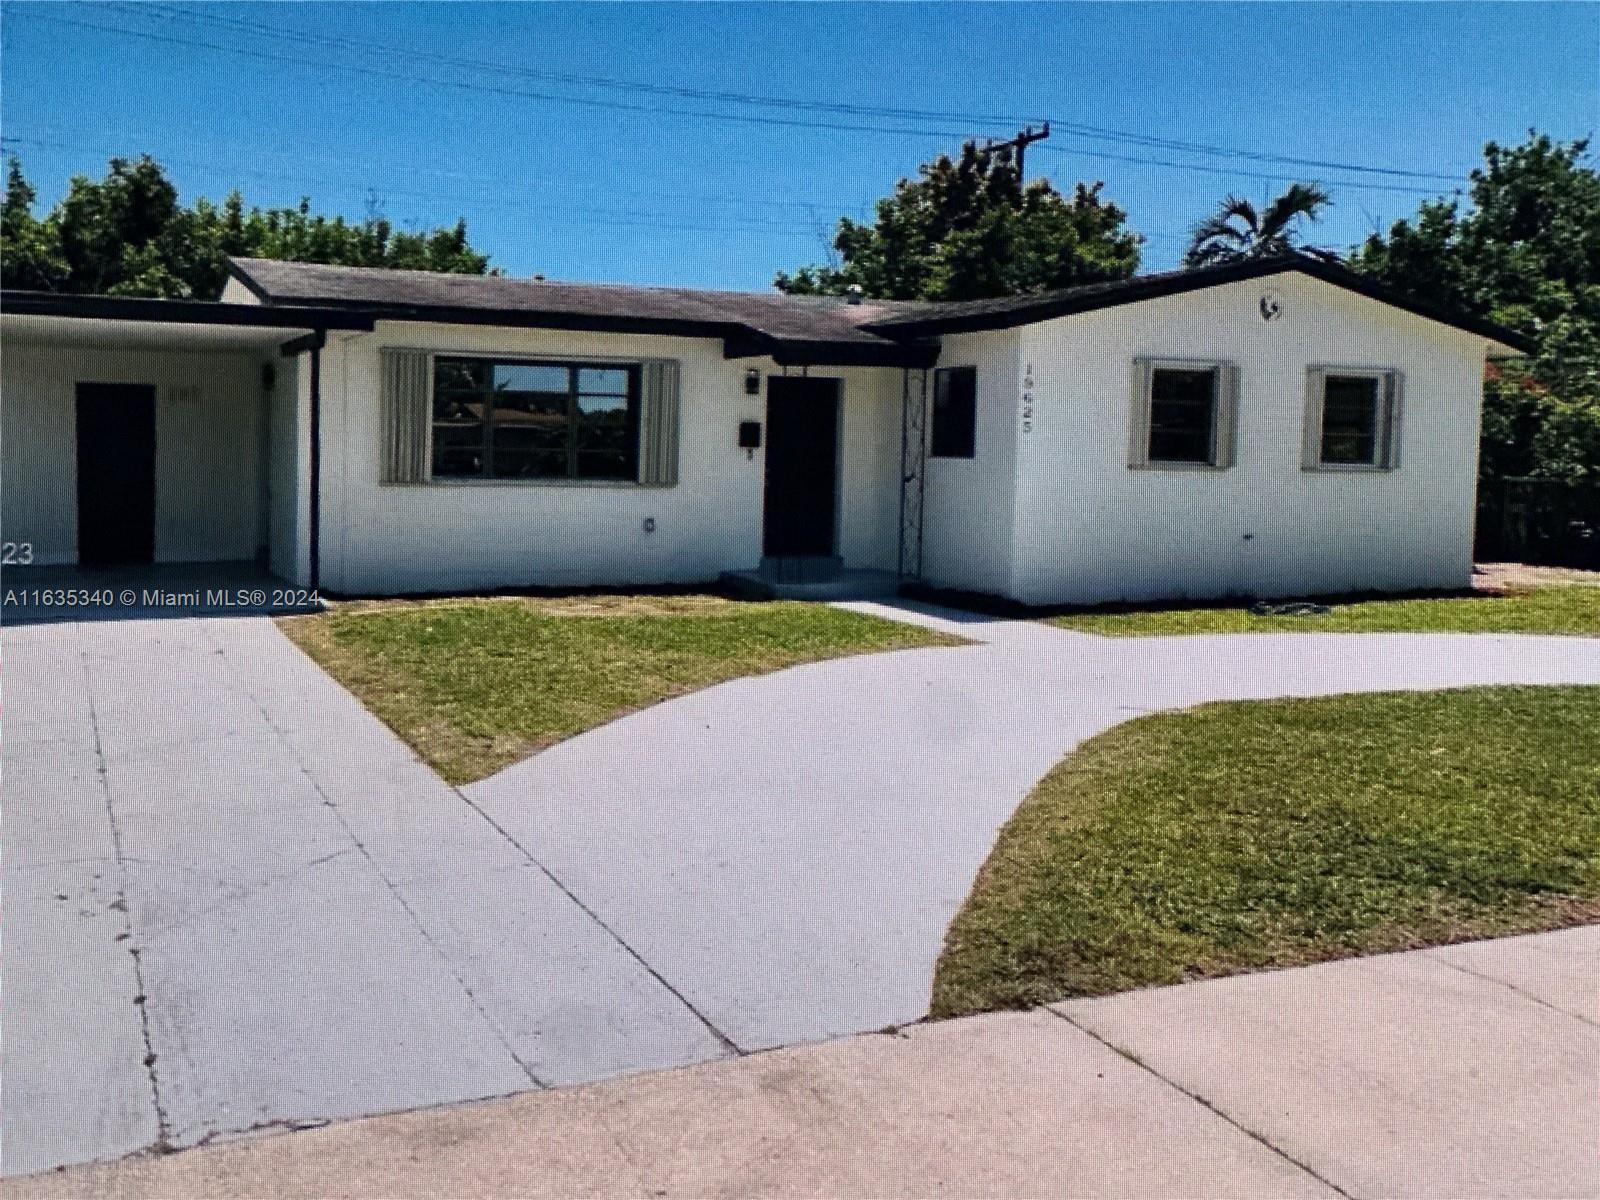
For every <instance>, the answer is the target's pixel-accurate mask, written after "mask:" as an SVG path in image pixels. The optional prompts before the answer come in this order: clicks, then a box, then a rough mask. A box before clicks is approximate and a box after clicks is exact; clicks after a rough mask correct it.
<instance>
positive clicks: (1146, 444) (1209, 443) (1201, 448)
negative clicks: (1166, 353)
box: [1128, 358, 1239, 469]
mask: <svg viewBox="0 0 1600 1200" xmlns="http://www.w3.org/2000/svg"><path fill="white" fill-rule="evenodd" d="M1238 392H1239V372H1238V369H1237V368H1236V367H1234V366H1233V364H1231V363H1225V362H1190V361H1186V360H1181V359H1148V358H1142V359H1137V360H1135V362H1134V393H1133V421H1132V435H1131V440H1130V443H1129V447H1128V465H1129V466H1131V467H1149V468H1164V467H1167V468H1176V469H1182V468H1196V467H1198V468H1205V467H1212V468H1222V467H1231V466H1232V465H1233V443H1234V431H1235V427H1236V425H1237V423H1238V408H1239V405H1238Z"/></svg>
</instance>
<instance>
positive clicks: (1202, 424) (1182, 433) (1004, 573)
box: [0, 255, 1526, 604]
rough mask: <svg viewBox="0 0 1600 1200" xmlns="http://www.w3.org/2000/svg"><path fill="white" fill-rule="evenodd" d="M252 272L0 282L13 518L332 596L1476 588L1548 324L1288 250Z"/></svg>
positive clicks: (94, 543) (85, 559) (75, 537)
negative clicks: (1511, 387) (1001, 276)
mask: <svg viewBox="0 0 1600 1200" xmlns="http://www.w3.org/2000/svg"><path fill="white" fill-rule="evenodd" d="M231 273H232V278H231V280H230V282H229V283H228V286H227V289H226V291H225V292H224V294H223V296H222V298H221V300H220V301H218V302H196V301H167V300H141V299H126V298H118V297H105V296H71V295H54V294H50V295H47V294H41V293H21V292H9V293H6V294H4V295H3V296H0V335H3V349H4V354H3V377H0V385H3V392H0V396H3V413H0V422H3V431H4V437H3V448H4V462H3V475H0V480H3V494H0V502H3V520H4V526H5V532H4V537H5V540H6V542H7V543H8V545H13V544H14V545H18V546H20V545H22V544H26V546H27V548H28V555H29V557H30V558H31V560H32V561H33V562H36V563H56V564H68V563H77V564H81V565H82V566H83V567H84V568H90V567H93V566H95V565H97V564H102V563H104V564H110V563H126V562H139V561H144V562H149V561H154V562H191V563H192V562H207V561H218V562H222V561H239V560H252V559H256V560H259V561H262V562H264V563H265V564H267V565H269V567H270V570H271V571H272V572H273V573H274V574H276V575H277V576H279V577H281V578H283V579H284V580H287V581H291V582H293V583H295V584H297V585H300V586H316V587H320V588H321V589H323V590H325V591H328V592H331V593H336V594H338V593H342V594H380V595H381V594H399V593H415V592H440V591H465V590H479V589H491V588H501V587H516V586H527V585H553V586H576V585H608V584H615V585H629V584H655V583H671V582H697V581H702V580H708V579H715V578H716V577H718V576H719V575H722V574H723V573H726V572H760V571H763V570H765V572H766V574H765V576H764V577H766V578H773V579H783V578H800V579H809V580H816V579H826V578H828V577H830V576H833V575H836V574H837V573H838V572H839V571H844V572H847V573H851V572H859V573H860V574H859V575H852V574H846V575H845V576H844V578H846V579H850V578H859V579H862V580H866V579H869V578H873V579H887V580H890V581H906V580H915V581H920V582H922V583H924V584H927V585H930V586H934V587H945V588H951V589H959V590H964V591H972V592H981V593H989V594H993V595H996V596H1002V597H1007V598H1010V599H1013V600H1017V601H1021V602H1025V603H1038V604H1045V603H1051V604H1053V603H1087V602H1097V601H1108V600H1119V599H1126V600H1137V599H1152V598H1173V597H1205V596H1220V595H1261V596H1287V595H1303V594H1313V593H1329V592H1346V591H1364V590H1369V589H1370V590H1404V589H1422V588H1453V587H1460V586H1464V585H1466V584H1467V582H1468V580H1469V578H1470V573H1471V548H1472V540H1473V516H1474V491H1475V483H1476V474H1477V456H1478V427H1479V414H1480V408H1481V401H1482V386H1483V375H1484V359H1485V356H1486V355H1487V356H1490V357H1499V356H1509V355H1515V354H1518V353H1522V352H1524V351H1525V350H1526V346H1525V345H1524V344H1523V343H1522V342H1520V341H1519V339H1518V337H1517V336H1516V335H1514V334H1512V333H1510V332H1508V331H1506V330H1504V329H1501V328H1498V327H1496V326H1493V325H1490V324H1487V323H1485V322H1483V321H1480V320H1475V319H1473V318H1470V317H1464V316H1460V315H1456V314H1451V313H1447V312H1442V311H1437V310H1434V309H1432V308H1429V307H1427V306H1424V305H1421V304H1418V303H1415V302H1413V301H1410V300H1407V299H1403V298H1400V297H1398V296H1395V295H1392V294H1389V293H1387V292H1386V291H1384V290H1383V289H1381V288H1379V287H1377V286H1375V285H1374V284H1373V283H1371V282H1370V281H1368V280H1366V279H1364V278H1362V277H1360V276H1357V275H1355V274H1353V273H1351V272H1350V271H1348V270H1345V269H1343V268H1341V267H1339V266H1337V265H1334V264H1331V263H1328V262H1325V261H1322V260H1320V259H1314V258H1310V257H1304V256H1300V255H1293V256H1286V257H1281V258H1272V259H1264V260H1256V261H1245V262H1241V263H1235V264H1229V265H1224V266H1218V267H1211V268H1203V269H1199V270H1191V271H1179V272H1172V273H1167V274H1160V275H1149V276H1142V277H1137V278H1134V279H1131V280H1127V281H1123V282H1116V283H1104V284H1095V285H1090V286H1086V287H1078V288H1072V289H1069V290H1066V291H1060V292H1054V293H1049V294H1045V295H1037V296H1026V297H1017V298H1009V299H1000V300H980V301H972V302H956V303H907V302H884V301H875V300H853V299H850V298H821V297H803V296H786V295H779V294H776V293H772V294H754V293H739V292H717V291H697V290H689V289H682V288H648V287H624V286H613V285H594V284H578V283H562V282H545V281H543V280H529V279H509V278H497V277H477V276H460V275H438V274H429V273H426V272H414V271H391V270H378V269H368V268H351V267H334V266H321V265H314V264H304V263H286V262H269V261H263V260H254V259H241V260H235V261H234V262H233V263H232V264H231ZM13 561H16V559H15V558H13Z"/></svg>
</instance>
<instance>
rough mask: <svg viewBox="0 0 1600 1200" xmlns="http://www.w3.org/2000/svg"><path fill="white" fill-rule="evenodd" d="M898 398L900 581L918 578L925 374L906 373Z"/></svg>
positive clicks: (925, 446)
mask: <svg viewBox="0 0 1600 1200" xmlns="http://www.w3.org/2000/svg"><path fill="white" fill-rule="evenodd" d="M904 376H905V378H904V382H903V384H902V388H901V398H900V578H901V579H920V578H922V501H923V496H924V493H925V491H926V480H925V475H926V470H927V463H928V372H927V371H921V370H909V369H908V370H907V371H905V372H904Z"/></svg>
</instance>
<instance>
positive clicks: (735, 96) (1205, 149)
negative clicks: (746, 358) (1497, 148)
mask: <svg viewBox="0 0 1600 1200" xmlns="http://www.w3.org/2000/svg"><path fill="white" fill-rule="evenodd" d="M94 7H97V8H101V9H106V10H113V11H117V12H126V13H130V14H133V13H137V14H139V15H142V16H148V15H149V14H151V13H164V14H168V15H170V16H173V17H178V18H181V19H186V20H195V21H205V22H209V23H211V24H214V25H220V26H223V27H225V28H233V29H238V30H241V31H249V32H253V33H258V34H262V35H266V36H269V37H272V38H275V39H290V40H294V41H299V42H302V43H307V44H314V45H323V46H329V47H333V48H337V49H344V50H360V51H363V52H369V53H371V52H376V53H381V54H388V55H391V56H394V57H400V58H411V59H419V60H428V61H433V62H438V63H446V64H450V65H454V66H462V67H470V68H473V69H477V70H490V71H495V72H498V73H503V74H507V75H514V76H521V77H523V78H530V79H543V80H548V81H552V82H561V83H568V84H574V85H579V86H587V87H604V88H612V89H620V90H627V91H634V92H639V93H645V94H651V95H672V96H680V97H688V98H693V99H701V100H716V101H721V102H724V103H730V104H744V105H753V106H763V107H774V108H785V109H793V110H800V111H810V112H834V113H845V114H851V115H857V116H881V117H895V118H904V119H925V120H950V121H960V122H971V123H977V124H997V123H998V124H1024V123H1027V124H1031V123H1032V121H1033V120H1034V119H1035V117H1024V116H1019V115H1017V114H1015V113H1011V114H996V113H973V112H956V111H951V110H947V109H919V108H897V107H891V106H884V105H867V104H849V103H843V102H840V101H819V100H804V99H797V98H793V97H780V96H771V95H758V94H754V93H749V92H733V91H717V90H711V89H705V88H689V87H682V86H674V85H669V84H657V83H646V82H640V81H637V80H624V79H616V78H609V77H605V76H596V75H579V74H573V73H567V72H558V71H548V70H539V69H536V68H531V67H524V66H517V65H512V64H508V63H497V62H492V61H489V60H484V59H471V58H463V57H459V56H454V55H446V54H439V53H437V52H423V51H417V50H413V49H408V48H405V47H400V46H393V45H385V44H381V43H376V42H368V41H362V40H357V39H354V38H345V37H339V36H336V35H330V34H311V33H305V32H302V31H299V30H289V29H282V28H279V27H277V26H274V25H268V24H265V23H263V22H259V21H250V20H246V19H244V18H240V17H233V16H223V15H222V14H220V13H217V12H214V11H203V10H197V9H189V8H184V7H182V6H178V5H171V4H161V3H156V2H153V0H152V2H148V3H139V4H126V3H106V2H104V0H102V2H100V3H97V4H95V5H94ZM1055 124H1056V126H1057V127H1058V128H1060V129H1066V130H1071V131H1073V132H1076V133H1079V134H1081V135H1083V136H1085V137H1094V138H1098V139H1101V140H1110V141H1124V142H1130V143H1132V144H1135V145H1144V146H1151V147H1155V148H1160V149H1168V150H1182V151H1187V152H1190V153H1195V154H1208V155H1215V156H1224V157H1235V158H1244V159H1250V160H1254V161H1258V162H1277V163H1285V164H1289V165H1293V166H1304V167H1316V168H1320V169H1325V170H1336V171H1356V172H1362V173H1369V174H1378V175H1388V176H1393V177H1396V178H1411V179H1432V180H1443V181H1448V182H1455V181H1457V180H1458V179H1459V178H1460V176H1459V175H1458V174H1456V173H1453V172H1442V171H1418V170H1412V169H1409V168H1401V167H1382V166H1370V165H1366V164H1362V163H1348V162H1339V161H1335V160H1329V159H1316V158H1301V157H1296V156H1293V155H1285V154H1271V153H1265V152H1262V151H1253V150H1241V149H1237V148H1233V147H1227V146H1217V145H1211V144H1207V143H1204V142H1193V141H1186V140H1183V139H1179V138H1167V137H1156V136H1153V135H1149V134H1140V133H1132V132H1129V131H1127V130H1118V129H1111V128H1107V127H1105V126H1100V125H1089V124H1084V123H1082V122H1073V121H1062V120H1056V121H1055Z"/></svg>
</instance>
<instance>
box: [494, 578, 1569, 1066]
mask: <svg viewBox="0 0 1600 1200" xmlns="http://www.w3.org/2000/svg"><path fill="white" fill-rule="evenodd" d="M846 607H850V608H854V609H857V610H859V611H862V612H867V613H872V614H875V615H880V616H886V617H891V618H894V619H901V620H913V621H917V622H919V623H923V624H927V625H929V626H931V627H934V628H938V629H942V630H945V631H948V632H954V633H958V634H961V635H962V636H965V637H968V638H972V639H981V642H980V644H975V645H971V646H966V647H960V648H955V649H937V650H914V651H902V652H898V653H892V654H880V655H873V656H869V657H861V658H848V659H839V660H835V661H832V662H823V663H814V664H811V665H808V666H803V667H796V668H792V669H790V670H787V671H783V672H780V673H778V674H776V675H769V676H763V677H760V678H755V679H745V680H738V681H735V682H732V683H728V684H724V685H722V686H720V687H715V688H711V689H709V690H706V691H703V692H698V693H696V694H694V695H691V696H686V697H683V698H682V699H678V700H674V701H672V702H671V703H669V704H663V705H659V706H657V707H654V708H650V709H646V710H644V711H643V712H639V713H635V714H634V715H632V716H629V717H626V718H624V719H622V720H620V721H616V722H614V723H612V724H610V725H606V726H604V727H602V728H600V729H596V730H593V731H591V732H590V733H587V734H584V735H583V736H582V737H578V738H574V739H572V740H571V741H568V742H565V743H563V744H561V745H558V746H555V747H553V748H552V749H550V750H547V751H545V752H544V753H542V754H540V755H538V756H536V757H534V758H531V759H528V760H526V761H524V762H522V763H519V764H517V765H515V766H512V767H510V768H508V769H507V770H505V771H503V772H501V773H500V774H498V775H495V776H493V777H491V778H489V779H487V780H484V781H482V782H480V783H477V784H473V785H470V786H468V787H467V788H465V789H463V790H464V791H465V793H466V795H467V796H468V797H469V798H471V800H472V801H473V803H474V804H476V805H477V806H478V807H480V808H481V809H482V810H483V811H484V812H485V813H486V814H487V815H488V816H489V817H490V818H492V819H493V820H494V822H495V823H496V824H497V825H498V826H499V827H500V828H502V829H504V830H505V831H506V832H507V833H508V834H509V835H510V836H511V837H512V838H514V839H515V840H516V841H517V843H518V844H519V845H522V846H525V847H529V848H530V849H534V851H535V852H536V853H537V855H538V857H539V860H540V861H541V862H542V863H544V864H545V865H546V866H547V867H549V868H550V870H551V871H552V872H554V873H555V875H556V876H557V877H559V878H560V879H561V880H562V881H563V882H564V883H565V885H566V886H567V887H569V888H571V889H572V891H573V892H574V893H576V894H577V895H578V896H580V897H581V898H582V899H583V902H584V904H585V905H586V906H587V907H588V908H589V909H590V910H591V911H593V912H594V913H595V914H596V915H597V916H599V918H600V919H601V920H602V921H604V922H605V923H606V925H607V927H608V928H611V929H614V930H616V932H617V933H618V935H619V936H620V937H621V938H622V939H623V940H624V941H626V942H627V943H628V945H629V946H631V947H633V948H634V950H636V951H637V952H638V953H639V954H640V955H641V956H642V957H643V958H644V959H645V960H646V961H647V962H649V963H650V964H651V965H652V966H653V967H654V968H655V969H656V970H657V971H659V972H660V973H661V974H662V976H663V977H665V978H666V979H669V980H671V981H672V982H673V983H674V986H676V987H677V988H678V990H679V991H680V992H681V993H682V994H683V995H684V996H685V997H686V998H687V999H688V1000H689V1002H690V1003H692V1004H693V1005H694V1007H695V1009H696V1011H698V1012H700V1013H702V1014H703V1015H704V1016H705V1017H706V1019H707V1020H708V1021H709V1022H710V1023H711V1024H712V1025H714V1026H715V1027H716V1028H717V1029H718V1030H719V1031H720V1032H721V1033H722V1034H723V1035H725V1036H726V1037H727V1038H728V1039H729V1040H730V1041H732V1042H733V1043H734V1044H735V1045H737V1046H738V1047H739V1048H740V1049H741V1050H759V1049H768V1048H771V1047H775V1046H782V1045H789V1044H792V1043H795V1042H801V1041H814V1040H818V1039H821V1038H827V1037H834V1036H838V1035H841V1034H848V1033H859V1032H862V1031H864V1030H870V1029H882V1028H886V1027H888V1026H891V1025H900V1024H904V1023H906V1022H909V1021H915V1020H918V1019H920V1018H921V1017H922V1016H923V1015H924V1014H925V1013H926V1012H927V1006H928V996H929V991H930V987H931V984H932V980H933V968H934V964H935V962H936V961H937V958H938V955H939V951H940V949H941V947H942V945H943V940H944V933H945V930H946V928H947V927H948V925H949V923H950V920H951V918H952V917H954V916H955V913H956V911H957V909H958V908H959V907H960V905H961V903H962V902H963V900H964V899H965V898H966V895H967V892H968V891H969V889H970V888H971V885H972V880H973V878H974V876H975V875H976V874H977V872H978V869H979V867H980V866H982V864H983V861H984V859H985V858H986V857H987V856H988V853H989V848H990V847H991V846H992V845H993V842H994V837H995V834H996V833H997V832H998V830H999V828H1000V826H1001V825H1002V824H1004V823H1005V821H1006V820H1007V818H1009V817H1010V815H1011V814H1012V812H1014V811H1015V809H1016V807H1017V805H1018V804H1019V803H1021V801H1022V800H1023V798H1024V797H1025V796H1026V795H1027V794H1028V792H1029V791H1030V790H1031V789H1032V787H1033V785H1034V784H1035V783H1036V782H1037V781H1038V780H1039V778H1040V777H1041V776H1042V775H1043V774H1044V773H1045V772H1046V771H1048V770H1049V769H1050V768H1051V767H1052V766H1054V765H1055V763H1056V762H1058V761H1060V759H1061V758H1063V757H1064V756H1065V755H1066V754H1068V753H1069V752H1070V751H1071V750H1072V749H1073V747H1075V746H1076V745H1078V743H1079V742H1081V741H1083V740H1084V739H1085V738H1087V737H1090V736H1092V735H1094V734H1097V733H1100V732H1102V731H1103V730H1105V729H1107V728H1109V727H1111V726H1112V725H1115V724H1117V723H1119V722H1121V721H1126V720H1129V719H1130V718H1133V717H1137V716H1140V715H1142V714H1144V713H1147V712H1152V711H1156V710H1160V709H1169V708H1181V707H1186V706H1189V705H1192V704H1196V703H1200V702H1202V701H1207V700H1222V699H1253V698H1265V697H1273V696H1302V695H1320V694H1325V693H1335V692H1360V691H1382V690H1393V689H1419V688H1440V687H1454V686H1461V685H1467V684H1486V683H1590V684H1594V683H1600V639H1579V638H1559V637H1519V636H1479V635H1465V636H1454V635H1428V636H1410V635H1395V634H1371V635H1340V634H1250V635H1238V636H1231V637H1186V638H1123V639H1113V638H1101V637H1092V636H1089V635H1086V634H1079V633H1069V632H1066V631H1063V630H1059V629H1055V628H1052V627H1049V626H1046V625H1042V624H1038V623H1034V622H1025V621H1005V620H991V619H986V618H982V617H977V616H972V615H970V614H960V613H954V612H951V611H949V610H940V609H933V608H928V607H924V606H919V605H912V604H905V603H895V604H893V605H890V604H882V603H859V604H851V605H847V606H846ZM577 797H581V798H582V799H581V803H574V798H577Z"/></svg>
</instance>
